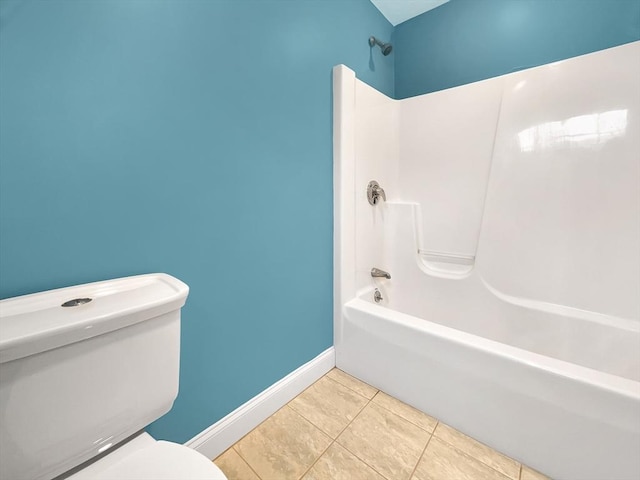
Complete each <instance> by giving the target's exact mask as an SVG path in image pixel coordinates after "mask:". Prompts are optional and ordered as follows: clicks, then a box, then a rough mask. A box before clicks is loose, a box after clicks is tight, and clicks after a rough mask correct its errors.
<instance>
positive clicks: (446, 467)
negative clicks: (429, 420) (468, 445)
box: [412, 436, 507, 480]
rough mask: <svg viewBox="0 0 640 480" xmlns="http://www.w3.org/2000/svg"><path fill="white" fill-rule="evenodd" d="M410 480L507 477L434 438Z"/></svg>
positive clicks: (486, 479) (494, 478) (468, 479)
mask: <svg viewBox="0 0 640 480" xmlns="http://www.w3.org/2000/svg"><path fill="white" fill-rule="evenodd" d="M412 480H507V477H505V476H504V475H502V474H501V473H499V472H497V471H496V470H494V469H492V468H490V467H488V466H487V465H485V464H484V463H482V462H480V461H478V460H476V459H475V458H472V457H470V456H468V455H465V454H464V453H462V452H460V451H459V450H457V449H455V448H453V447H452V446H451V445H449V444H447V443H444V442H443V441H441V440H440V439H438V438H437V437H435V436H434V437H432V438H431V441H430V442H429V445H428V446H427V449H426V450H425V452H424V455H423V456H422V458H421V459H420V463H418V468H416V471H415V474H414V475H413V477H412Z"/></svg>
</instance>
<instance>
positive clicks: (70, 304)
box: [61, 298, 93, 307]
mask: <svg viewBox="0 0 640 480" xmlns="http://www.w3.org/2000/svg"><path fill="white" fill-rule="evenodd" d="M91 300H93V298H74V299H73V300H69V301H68V302H64V303H63V304H62V305H61V306H62V307H77V306H78V305H84V304H85V303H89V302H90V301H91Z"/></svg>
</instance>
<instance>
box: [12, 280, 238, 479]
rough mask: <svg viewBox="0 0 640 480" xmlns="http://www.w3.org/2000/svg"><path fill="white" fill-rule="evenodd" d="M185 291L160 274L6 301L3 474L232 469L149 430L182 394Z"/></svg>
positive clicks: (188, 474) (189, 475)
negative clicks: (181, 344) (181, 337)
mask: <svg viewBox="0 0 640 480" xmlns="http://www.w3.org/2000/svg"><path fill="white" fill-rule="evenodd" d="M188 293H189V287H188V286H187V285H185V284H184V283H182V282H181V281H180V280H178V279H176V278H174V277H172V276H170V275H166V274H161V273H160V274H151V275H139V276H134V277H127V278H121V279H116V280H109V281H104V282H97V283H90V284H86V285H79V286H75V287H69V288H61V289H58V290H51V291H47V292H42V293H36V294H32V295H24V296H21V297H16V298H10V299H7V300H2V301H0V478H2V479H11V480H52V479H56V480H61V479H69V480H89V479H92V480H118V479H122V480H142V479H144V480H176V479H181V480H226V477H225V476H224V474H223V473H222V471H220V469H219V468H218V467H216V466H215V465H214V464H213V462H212V461H211V460H209V459H207V458H206V457H205V456H204V455H201V454H200V453H198V452H196V451H195V450H192V449H190V448H188V447H185V446H184V445H179V444H176V443H172V442H166V441H162V440H155V439H154V438H153V437H152V436H151V435H149V434H148V433H146V432H145V431H144V428H145V427H146V426H147V425H149V424H150V423H151V422H153V421H154V420H156V419H158V418H160V417H161V416H162V415H164V414H165V413H167V412H168V411H169V410H170V409H171V407H172V405H173V402H174V400H175V398H176V396H177V394H178V374H179V361H180V310H181V308H182V306H183V305H184V304H185V301H186V298H187V295H188Z"/></svg>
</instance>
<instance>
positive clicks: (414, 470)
mask: <svg viewBox="0 0 640 480" xmlns="http://www.w3.org/2000/svg"><path fill="white" fill-rule="evenodd" d="M437 426H438V424H437V423H436V427H437ZM433 431H434V432H435V431H436V429H435V428H434V429H433ZM432 438H433V433H431V435H429V440H427V444H426V445H425V446H424V448H423V449H422V453H421V454H420V456H419V457H418V461H417V462H416V466H415V467H413V470H411V475H409V480H411V479H412V478H413V476H414V475H415V473H416V470H417V469H418V465H420V461H421V460H422V457H424V454H425V452H426V451H427V447H428V446H429V444H430V443H431V439H432Z"/></svg>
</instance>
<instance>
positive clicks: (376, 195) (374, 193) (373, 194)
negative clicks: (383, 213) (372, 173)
mask: <svg viewBox="0 0 640 480" xmlns="http://www.w3.org/2000/svg"><path fill="white" fill-rule="evenodd" d="M381 197H382V200H384V201H385V202H386V201H387V195H386V194H385V193H384V188H382V187H381V186H380V184H379V183H378V182H376V181H375V180H371V181H370V182H369V185H367V200H369V203H370V204H371V205H376V204H377V203H378V200H380V198H381Z"/></svg>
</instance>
